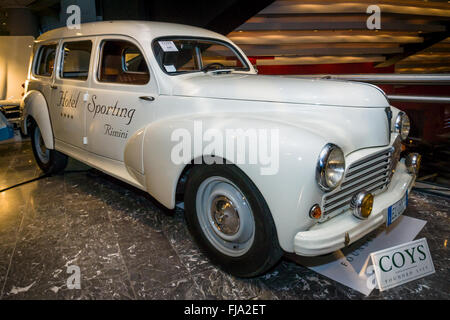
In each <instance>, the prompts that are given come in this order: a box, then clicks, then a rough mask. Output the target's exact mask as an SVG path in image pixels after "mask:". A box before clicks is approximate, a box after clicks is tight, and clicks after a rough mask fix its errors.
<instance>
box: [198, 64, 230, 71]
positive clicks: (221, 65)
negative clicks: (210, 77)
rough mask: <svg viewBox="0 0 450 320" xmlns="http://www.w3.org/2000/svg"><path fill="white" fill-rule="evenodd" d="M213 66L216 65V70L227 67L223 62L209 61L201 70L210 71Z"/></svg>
mask: <svg viewBox="0 0 450 320" xmlns="http://www.w3.org/2000/svg"><path fill="white" fill-rule="evenodd" d="M211 67H216V70H217V69H222V68H225V66H224V65H223V64H221V63H219V62H213V63H209V64H207V65H205V66H203V68H202V69H201V71H203V72H206V71H208V70H209V69H210V68H211Z"/></svg>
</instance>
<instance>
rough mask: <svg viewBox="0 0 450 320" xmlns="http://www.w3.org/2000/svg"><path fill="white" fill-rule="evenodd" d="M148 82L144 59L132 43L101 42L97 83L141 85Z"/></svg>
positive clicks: (148, 74)
mask: <svg viewBox="0 0 450 320" xmlns="http://www.w3.org/2000/svg"><path fill="white" fill-rule="evenodd" d="M149 80H150V73H149V71H148V67H147V63H146V62H145V58H144V56H143V54H142V52H141V51H140V50H139V48H137V47H136V46H135V45H134V44H133V43H131V42H128V41H124V40H107V41H104V42H103V44H102V53H101V60H100V68H99V75H98V81H100V82H111V83H125V84H138V85H142V84H146V83H148V81H149Z"/></svg>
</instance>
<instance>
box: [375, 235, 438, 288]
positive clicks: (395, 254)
mask: <svg viewBox="0 0 450 320" xmlns="http://www.w3.org/2000/svg"><path fill="white" fill-rule="evenodd" d="M370 256H371V258H372V264H373V265H374V266H375V275H376V277H377V282H378V287H379V289H380V291H384V290H387V289H390V288H393V287H397V286H399V285H402V284H404V283H407V282H410V281H413V280H415V279H419V278H422V277H425V276H427V275H430V274H433V273H434V272H435V270H434V264H433V260H432V259H431V254H430V249H429V248H428V243H427V239H425V238H422V239H419V240H415V241H410V242H407V243H403V244H401V245H398V246H394V247H390V248H387V249H384V250H380V251H377V252H372V253H371V254H370Z"/></svg>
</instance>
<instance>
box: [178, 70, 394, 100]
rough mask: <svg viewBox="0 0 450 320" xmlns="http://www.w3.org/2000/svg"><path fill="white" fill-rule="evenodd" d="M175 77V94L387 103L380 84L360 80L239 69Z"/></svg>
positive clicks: (246, 98)
mask: <svg viewBox="0 0 450 320" xmlns="http://www.w3.org/2000/svg"><path fill="white" fill-rule="evenodd" d="M177 78H178V79H177V80H176V82H175V85H174V86H173V89H172V90H173V91H172V94H173V95H175V96H188V97H204V98H217V99H237V100H252V101H273V102H283V103H296V104H309V105H326V106H340V107H359V108H381V107H388V106H389V102H388V101H387V99H386V97H385V95H384V93H383V91H382V90H381V89H380V88H378V87H376V86H373V85H370V84H365V83H359V82H350V81H338V80H318V79H300V78H292V77H283V76H264V75H256V74H239V73H230V74H215V73H206V74H205V73H193V74H190V75H185V76H181V77H177Z"/></svg>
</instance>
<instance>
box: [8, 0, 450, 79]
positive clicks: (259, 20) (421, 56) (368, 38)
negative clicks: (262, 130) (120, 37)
mask: <svg viewBox="0 0 450 320" xmlns="http://www.w3.org/2000/svg"><path fill="white" fill-rule="evenodd" d="M90 1H91V0H0V34H3V35H6V34H8V28H7V21H8V19H7V15H6V13H5V12H6V11H4V10H2V8H28V9H29V10H31V11H32V12H33V14H34V15H36V16H37V17H39V19H40V20H39V21H40V27H39V30H40V32H44V31H47V30H49V29H51V28H55V27H58V26H59V25H58V23H61V21H64V19H63V18H61V17H60V16H61V14H62V13H64V12H63V11H64V10H62V9H61V8H62V7H63V6H66V5H68V4H69V3H79V4H86V3H89V5H90V6H91V9H92V10H94V11H96V12H95V14H94V17H93V18H94V20H95V19H100V20H120V19H137V20H154V21H167V22H176V23H185V24H190V25H197V26H200V27H204V28H207V29H210V30H214V31H216V32H219V33H222V34H227V35H228V37H230V38H231V39H232V40H233V41H234V42H235V43H236V44H238V45H239V46H240V47H241V48H242V49H243V50H244V52H245V53H246V54H247V55H249V56H250V57H253V58H252V61H253V62H255V63H256V64H257V65H258V66H283V67H286V68H289V66H305V67H306V66H309V67H310V69H308V70H312V72H313V73H315V71H314V69H312V66H313V65H325V64H332V65H341V67H342V68H341V69H340V70H342V69H343V68H347V70H348V71H349V72H352V73H354V72H355V70H356V71H357V70H358V69H357V68H356V67H355V64H358V63H359V64H370V65H371V66H372V65H373V66H376V67H379V68H378V69H380V70H383V68H382V67H388V68H384V69H385V70H390V71H380V72H393V71H394V66H395V71H396V72H401V73H449V72H450V34H449V30H450V1H447V0H444V1H442V0H441V1H439V0H428V1H427V0H380V1H377V2H376V5H377V6H378V7H379V8H380V18H381V19H380V20H381V25H380V27H381V28H380V29H379V30H369V29H368V28H367V24H366V22H367V20H368V18H369V17H370V16H371V14H370V13H369V14H368V13H366V11H367V8H368V7H369V6H371V5H373V4H374V1H373V0H355V1H354V0H337V1H332V0H275V1H274V0H259V1H251V0H222V1H220V2H218V3H214V5H211V2H210V1H209V0H192V1H189V2H183V3H180V2H179V1H175V0H152V1H144V0H127V1H126V5H125V4H124V1H123V0H92V2H90ZM174 8H177V10H174ZM91 9H90V10H91ZM286 68H285V69H283V70H282V71H283V72H284V71H286ZM352 68H353V69H352ZM294 69H295V68H294ZM375 69H377V68H375ZM291 71H292V70H291ZM293 72H296V70H294V71H293ZM368 72H371V71H370V70H369V71H368ZM372 72H377V71H376V70H375V71H372Z"/></svg>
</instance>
